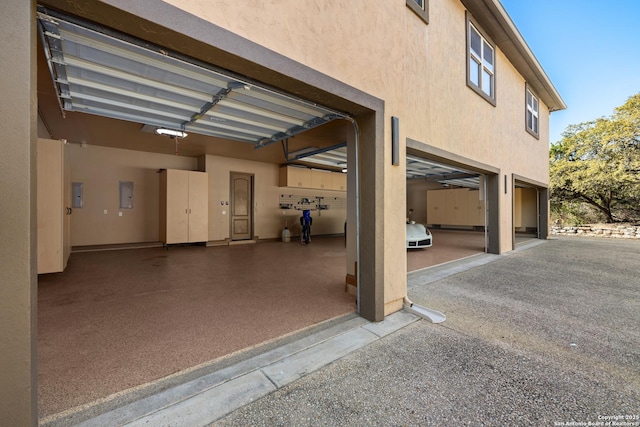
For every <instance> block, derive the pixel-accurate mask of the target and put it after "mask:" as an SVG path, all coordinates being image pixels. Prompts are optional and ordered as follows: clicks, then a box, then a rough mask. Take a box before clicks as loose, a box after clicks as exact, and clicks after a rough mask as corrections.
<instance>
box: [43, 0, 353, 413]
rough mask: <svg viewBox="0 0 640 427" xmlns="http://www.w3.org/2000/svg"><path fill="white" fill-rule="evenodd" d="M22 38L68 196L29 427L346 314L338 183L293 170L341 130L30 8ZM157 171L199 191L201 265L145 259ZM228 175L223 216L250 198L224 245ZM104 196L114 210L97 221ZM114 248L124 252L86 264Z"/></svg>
mask: <svg viewBox="0 0 640 427" xmlns="http://www.w3.org/2000/svg"><path fill="white" fill-rule="evenodd" d="M38 25H39V29H40V34H41V38H40V40H39V41H40V43H41V44H42V46H41V47H42V49H41V50H40V51H39V53H40V54H41V55H43V53H44V54H46V57H44V55H43V59H44V60H43V61H40V63H39V67H38V91H39V93H38V95H39V96H38V98H39V106H38V107H39V113H40V119H41V123H42V127H43V128H44V129H46V130H47V133H48V137H49V138H55V139H65V140H66V141H67V142H68V144H66V149H67V150H68V151H70V159H71V162H70V163H71V171H72V177H73V178H72V179H73V180H74V181H78V182H79V183H82V184H84V185H83V187H82V188H83V189H84V194H83V198H84V203H83V204H82V207H81V208H77V209H75V210H74V211H75V212H74V214H73V218H72V228H71V231H72V233H71V235H72V244H73V245H74V246H75V249H76V250H75V252H74V254H72V257H71V259H70V268H69V269H68V270H67V271H65V272H64V273H62V274H59V275H50V276H46V277H41V278H40V283H39V285H40V290H39V297H40V298H41V300H40V303H39V310H40V314H41V316H43V317H42V318H41V319H42V321H40V326H39V333H40V339H41V341H40V368H41V377H40V378H41V400H40V407H41V411H42V412H41V413H42V414H43V415H45V416H50V415H52V414H54V413H57V412H62V411H64V410H68V409H70V408H71V407H72V406H77V405H82V404H86V403H88V402H90V401H94V400H96V399H104V398H106V397H107V396H108V395H110V394H113V393H118V392H120V391H122V390H124V389H127V388H130V387H137V386H139V385H141V384H143V383H145V382H149V381H152V380H156V379H158V378H162V377H166V376H168V375H172V374H175V373H176V372H179V371H182V370H185V369H189V368H191V367H193V366H194V365H200V364H202V363H207V362H208V361H210V360H211V359H213V358H218V357H222V356H225V355H228V354H229V353H233V352H237V351H240V350H242V349H246V348H248V347H254V346H256V345H259V344H261V343H263V342H265V341H270V340H274V339H276V338H278V337H281V336H283V335H286V334H292V333H293V332H295V331H297V330H300V329H302V328H309V327H311V326H314V325H321V324H323V322H326V321H327V320H329V319H332V318H335V317H337V316H345V315H346V316H350V315H352V313H353V312H355V311H356V308H357V305H356V299H355V298H354V297H353V296H352V295H349V294H348V293H347V292H345V276H346V273H347V271H346V268H345V264H346V248H345V247H344V224H345V219H346V216H347V185H346V176H347V175H346V174H345V173H343V172H342V169H343V168H344V167H343V166H342V165H340V164H336V163H333V164H327V163H326V162H325V163H324V164H322V165H319V164H315V165H313V164H312V163H310V162H305V161H304V159H303V157H301V156H300V153H301V152H305V153H315V154H318V155H319V154H320V153H321V152H323V151H327V147H331V149H339V150H342V151H344V157H345V159H346V146H345V145H344V144H343V143H344V142H345V141H348V140H349V139H350V138H351V139H353V137H352V135H351V134H352V133H353V132H354V129H353V127H352V124H351V123H350V122H349V121H348V120H336V119H343V118H347V116H346V115H344V114H342V113H341V112H338V111H335V110H332V109H329V108H325V107H323V106H320V105H316V104H314V103H312V102H309V101H306V100H302V99H299V98H297V97H295V96H292V95H290V94H287V93H283V92H281V91H277V90H274V89H272V88H270V87H267V86H266V85H264V84H261V83H259V82H256V81H254V80H251V79H248V78H245V77H243V76H238V75H234V74H232V73H228V72H226V70H221V69H218V68H215V67H213V66H211V65H209V64H204V63H201V62H198V61H195V60H191V59H190V58H186V57H182V56H180V55H179V54H174V53H171V52H169V51H167V50H165V49H163V48H161V47H158V46H153V45H150V44H148V43H144V42H141V41H140V40H136V39H133V38H131V37H128V36H126V35H124V34H120V33H117V32H115V31H112V30H110V29H107V28H103V27H99V26H96V25H93V24H91V23H88V22H83V21H81V20H79V19H76V18H74V17H70V16H66V15H62V14H59V13H56V12H53V11H50V10H45V9H42V8H39V21H38ZM52 83H53V84H52ZM338 146H339V147H338ZM294 165H297V166H299V167H295V169H296V170H295V171H293V168H294ZM310 166H313V168H311V167H310ZM162 169H175V170H189V171H196V170H197V171H202V172H206V173H207V174H208V182H209V186H208V190H207V191H206V192H205V194H207V197H208V204H207V207H208V212H209V239H208V241H207V242H206V246H208V247H207V248H206V249H205V248H204V245H198V246H194V245H184V246H183V247H179V248H175V249H174V248H171V249H169V250H165V249H163V248H162V247H159V245H158V242H157V240H158V237H157V236H158V225H159V224H158V222H159V220H158V216H159V214H158V210H159V199H160V196H159V192H160V190H159V188H160V176H161V173H160V174H159V171H160V170H162ZM289 169H291V172H290V170H289ZM298 169H299V170H302V171H304V173H303V175H305V177H304V179H303V180H300V181H296V183H295V184H293V175H294V174H295V172H298ZM283 171H284V173H283ZM289 172H290V173H289ZM351 173H355V171H352V172H351ZM236 174H245V175H246V174H249V175H250V176H251V177H253V181H252V182H251V185H249V184H248V185H247V186H246V189H245V190H243V191H240V192H238V194H237V195H236V199H237V198H243V197H245V195H250V193H251V192H252V191H253V193H254V196H255V198H254V201H253V203H248V204H247V208H253V209H254V210H253V212H250V213H252V214H253V216H252V218H251V219H250V220H247V221H249V222H251V221H253V223H254V224H253V226H252V225H251V224H249V223H247V224H248V225H247V226H246V227H245V228H244V230H246V232H247V233H249V235H250V236H251V237H252V239H245V238H244V237H243V239H242V241H241V242H235V241H233V240H234V239H233V238H232V237H231V236H230V235H229V229H230V226H229V222H230V217H231V216H232V215H231V214H230V211H231V209H232V207H233V206H234V200H233V199H232V198H231V196H232V195H231V192H230V184H229V181H230V179H231V177H233V176H237V175H236ZM334 178H335V179H334ZM120 182H123V183H128V184H127V185H129V184H130V185H129V188H131V192H130V194H131V197H132V198H134V199H132V200H133V202H132V204H131V206H132V207H131V208H127V207H122V206H120V205H116V206H115V207H114V206H112V205H108V203H109V200H110V199H111V198H112V197H111V196H113V194H112V193H111V190H110V189H111V188H112V187H116V188H117V186H118V184H119V183H120ZM187 182H188V183H189V181H188V180H187ZM114 183H115V184H114ZM298 183H299V184H298ZM190 186H191V184H186V186H185V187H184V188H182V189H181V190H180V191H179V192H180V193H182V194H189V193H190V190H191V188H187V187H190ZM252 186H253V187H252ZM350 191H353V190H350ZM114 200H117V198H115V199H114ZM235 201H236V202H237V200H235ZM235 204H237V203H235ZM119 208H120V209H119ZM302 208H308V209H310V210H312V215H313V217H314V218H313V227H312V236H313V243H311V244H310V245H300V244H297V243H295V238H296V237H297V235H298V234H299V232H300V225H299V223H298V220H299V217H300V216H301V209H302ZM191 209H192V208H191V206H189V207H188V208H186V209H180V210H181V211H184V210H187V211H188V210H191ZM73 223H75V225H74V224H73ZM285 226H287V227H288V229H289V230H290V232H291V240H292V242H290V243H289V244H288V245H286V244H285V243H284V242H282V241H281V240H280V238H281V233H282V231H283V228H284V227H285ZM74 227H75V228H74ZM317 236H323V237H324V238H317ZM74 238H75V242H74ZM258 240H264V241H266V243H261V244H257V245H251V244H232V243H245V242H246V241H250V242H252V241H258ZM141 246H148V247H147V248H144V249H139V247H141ZM122 248H127V249H131V248H136V249H135V250H127V251H116V250H109V251H104V249H122ZM74 258H75V259H74ZM67 279H68V280H67ZM231 343H232V345H231V346H228V345H229V344H231ZM223 346H228V347H227V348H226V350H221V351H222V352H221V351H218V350H219V349H220V348H222V347H223ZM192 350H195V351H192ZM52 358H55V359H56V360H52ZM62 372H64V373H65V374H63V375H61V374H60V373H62Z"/></svg>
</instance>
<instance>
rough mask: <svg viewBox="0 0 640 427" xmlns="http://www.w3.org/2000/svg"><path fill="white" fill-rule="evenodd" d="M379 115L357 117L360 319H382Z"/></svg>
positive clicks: (380, 126) (382, 158) (380, 147)
mask: <svg viewBox="0 0 640 427" xmlns="http://www.w3.org/2000/svg"><path fill="white" fill-rule="evenodd" d="M383 114H384V113H383V112H382V111H379V112H377V113H370V114H367V115H366V116H360V117H358V126H359V127H360V137H359V144H358V179H359V182H360V195H359V206H360V220H359V224H360V233H359V234H360V259H359V261H358V265H359V271H360V275H359V277H358V286H359V288H360V292H359V294H360V301H359V306H360V316H362V317H364V318H365V319H367V320H370V321H372V322H380V321H382V320H384V271H385V267H384V262H385V253H384V252H385V248H384V238H383V233H384V134H383V132H384V126H383V124H382V120H383Z"/></svg>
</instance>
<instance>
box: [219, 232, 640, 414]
mask: <svg viewBox="0 0 640 427" xmlns="http://www.w3.org/2000/svg"><path fill="white" fill-rule="evenodd" d="M539 243H540V244H533V245H528V246H527V248H525V249H523V250H517V251H514V252H511V253H510V254H507V255H503V256H492V255H481V256H479V257H476V258H473V259H469V260H467V262H468V263H470V264H469V265H473V263H474V262H475V265H476V266H474V267H473V268H469V269H466V270H465V269H464V268H459V269H458V270H455V274H452V275H449V276H448V277H445V276H446V274H442V273H441V272H438V271H436V270H425V271H423V272H421V273H420V274H419V275H417V276H413V277H412V278H411V280H410V282H409V283H410V285H409V296H410V297H411V298H412V299H413V301H414V302H415V303H418V304H421V305H424V306H427V307H429V308H433V309H437V310H439V311H442V312H444V313H445V314H446V315H447V320H446V322H444V323H442V324H440V325H434V324H431V323H428V322H427V321H424V320H422V321H419V322H414V323H411V324H410V325H409V326H406V327H404V328H402V329H400V330H399V331H397V332H395V333H393V334H390V335H388V336H386V337H385V338H383V339H380V340H378V341H376V342H374V343H372V344H370V345H368V346H366V347H364V348H361V349H360V350H357V351H355V352H353V353H351V354H349V355H348V356H346V357H344V358H342V359H340V360H338V361H337V362H335V363H333V364H331V365H329V366H327V367H325V368H323V369H321V370H318V371H316V372H314V373H311V374H309V375H307V376H305V377H303V378H302V379H300V380H298V381H296V382H293V383H291V384H289V385H287V386H285V387H283V388H281V389H279V390H278V391H276V392H274V393H272V394H270V395H268V396H267V397H265V398H263V399H260V400H258V401H256V402H254V403H252V404H249V405H247V406H245V407H243V408H241V409H239V410H237V411H235V412H233V413H231V414H230V415H229V416H227V417H226V418H224V419H222V420H220V421H218V422H217V423H215V424H214V425H216V426H227V425H233V426H235V425H252V426H277V425H287V426H288V425H296V426H301V425H302V426H304V425H310V426H311V425H313V426H316V425H332V426H333V425H353V426H372V425H380V426H390V425H416V426H417V425H439V426H440V425H442V426H449V425H451V426H454V425H455V426H458V425H474V426H477V425H486V426H506V425H523V426H529V425H534V426H558V425H603V426H604V425H607V424H606V423H607V422H611V423H610V424H608V425H629V426H638V425H640V327H639V326H640V242H639V241H630V240H618V239H615V240H614V239H589V238H559V239H554V240H549V241H546V242H539ZM455 268H458V267H455ZM438 275H442V276H443V277H444V278H441V279H439V280H434V277H437V276H438ZM589 423H591V424H589ZM599 423H602V424H599Z"/></svg>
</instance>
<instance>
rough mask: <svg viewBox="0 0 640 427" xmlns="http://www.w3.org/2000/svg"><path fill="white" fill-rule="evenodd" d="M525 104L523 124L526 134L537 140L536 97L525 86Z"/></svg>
mask: <svg viewBox="0 0 640 427" xmlns="http://www.w3.org/2000/svg"><path fill="white" fill-rule="evenodd" d="M525 93H526V104H527V108H526V110H525V122H526V126H527V132H529V133H530V134H531V135H533V136H535V137H536V138H538V136H539V135H540V134H539V132H538V97H537V96H535V95H534V94H533V92H531V90H530V89H529V86H528V85H527V87H526V90H525Z"/></svg>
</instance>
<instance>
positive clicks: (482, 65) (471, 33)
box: [467, 17, 496, 105]
mask: <svg viewBox="0 0 640 427" xmlns="http://www.w3.org/2000/svg"><path fill="white" fill-rule="evenodd" d="M495 60H496V59H495V48H494V47H493V44H492V43H491V42H490V41H489V39H488V38H487V37H485V36H484V35H483V34H482V33H481V32H480V30H479V29H478V27H477V26H475V25H474V24H473V23H472V22H471V20H469V19H468V17H467V64H468V68H467V85H468V86H469V87H470V88H472V89H473V90H475V91H476V92H477V93H478V94H479V95H480V96H482V97H483V98H485V99H486V100H487V101H489V102H490V103H491V104H493V105H496V74H495V68H496V66H495Z"/></svg>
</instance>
